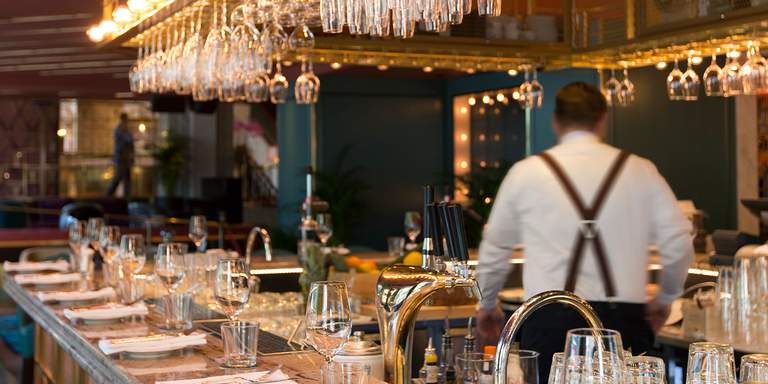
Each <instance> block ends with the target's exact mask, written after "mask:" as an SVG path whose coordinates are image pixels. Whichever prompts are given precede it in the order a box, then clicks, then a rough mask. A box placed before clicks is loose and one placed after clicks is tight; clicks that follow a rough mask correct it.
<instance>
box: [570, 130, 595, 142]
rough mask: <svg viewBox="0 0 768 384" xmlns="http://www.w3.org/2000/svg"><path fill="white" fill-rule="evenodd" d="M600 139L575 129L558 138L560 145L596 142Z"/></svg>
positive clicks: (587, 132) (592, 134)
mask: <svg viewBox="0 0 768 384" xmlns="http://www.w3.org/2000/svg"><path fill="white" fill-rule="evenodd" d="M598 141H600V139H599V138H598V137H597V135H595V134H594V133H592V132H589V131H584V130H580V129H576V130H573V131H570V132H568V133H566V134H565V135H563V136H561V137H560V144H565V143H576V142H598Z"/></svg>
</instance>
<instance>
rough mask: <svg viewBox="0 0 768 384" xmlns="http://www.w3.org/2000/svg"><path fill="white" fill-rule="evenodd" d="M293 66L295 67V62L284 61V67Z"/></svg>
mask: <svg viewBox="0 0 768 384" xmlns="http://www.w3.org/2000/svg"><path fill="white" fill-rule="evenodd" d="M291 65H293V61H288V60H285V61H283V66H284V67H290V66H291Z"/></svg>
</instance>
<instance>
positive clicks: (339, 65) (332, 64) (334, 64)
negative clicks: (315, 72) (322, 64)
mask: <svg viewBox="0 0 768 384" xmlns="http://www.w3.org/2000/svg"><path fill="white" fill-rule="evenodd" d="M339 68H341V63H339V62H338V61H334V62H333V63H331V69H339Z"/></svg>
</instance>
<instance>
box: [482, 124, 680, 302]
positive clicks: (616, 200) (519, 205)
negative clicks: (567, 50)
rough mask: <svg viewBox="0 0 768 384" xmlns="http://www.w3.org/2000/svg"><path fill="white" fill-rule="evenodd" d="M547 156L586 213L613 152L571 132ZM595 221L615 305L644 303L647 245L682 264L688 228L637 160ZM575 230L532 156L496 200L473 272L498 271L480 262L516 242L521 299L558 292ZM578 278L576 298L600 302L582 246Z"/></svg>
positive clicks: (548, 174) (565, 201) (550, 176)
mask: <svg viewBox="0 0 768 384" xmlns="http://www.w3.org/2000/svg"><path fill="white" fill-rule="evenodd" d="M548 153H549V154H550V155H551V156H552V158H554V160H555V161H556V162H557V164H559V165H560V167H561V168H562V169H563V171H564V173H565V174H566V175H567V177H568V178H569V179H570V180H571V181H572V182H573V185H574V186H575V189H576V191H577V193H578V195H580V197H581V199H582V200H583V201H584V203H585V204H586V205H587V206H591V205H592V204H593V200H594V198H595V195H596V194H597V190H598V188H599V187H600V185H601V183H602V182H603V181H604V179H605V177H606V174H607V173H608V170H609V168H610V167H611V165H612V164H613V163H614V161H615V160H616V158H617V157H618V155H619V153H620V151H619V150H618V149H616V148H614V147H611V146H609V145H607V144H603V143H601V142H600V141H599V140H598V138H597V137H596V136H595V135H593V134H591V133H588V132H584V131H574V132H571V133H569V134H567V135H565V136H564V137H563V138H562V140H561V144H560V145H557V146H555V147H553V148H552V149H550V150H549V151H548ZM596 221H597V225H596V226H597V230H598V231H599V233H600V237H601V239H602V242H603V244H604V245H605V254H606V257H607V260H608V266H609V271H610V274H611V275H612V276H611V277H612V279H613V281H614V282H617V284H616V291H617V294H616V297H615V300H616V301H620V302H627V303H644V302H646V300H647V297H646V290H645V286H646V283H647V276H648V274H647V272H646V271H647V265H648V246H649V245H651V244H655V243H657V242H659V241H660V240H661V241H666V242H667V244H664V248H663V249H662V250H663V251H664V252H665V253H668V254H671V255H675V256H673V257H684V256H685V255H687V252H686V249H685V248H686V247H689V246H690V243H689V239H688V236H689V235H688V232H689V227H690V224H689V223H688V222H687V220H686V219H685V218H684V216H683V215H682V214H681V212H680V210H679V208H678V207H677V203H676V199H675V197H674V194H673V193H672V191H671V190H670V189H669V187H668V186H667V184H666V182H665V181H664V179H663V178H662V177H661V176H660V175H659V173H658V171H657V170H656V168H655V167H654V166H653V164H652V163H651V162H649V161H648V160H645V159H643V158H640V157H638V156H629V158H628V159H627V161H626V163H625V164H624V165H623V167H622V168H621V170H620V171H619V173H618V176H617V178H616V180H615V183H614V185H613V186H612V188H611V189H610V191H609V192H608V194H607V197H606V200H605V202H604V205H603V206H602V209H601V210H600V212H599V213H598V216H597V218H596ZM581 224H582V223H581V216H580V215H579V212H578V211H577V209H576V208H575V206H574V204H573V202H572V201H571V200H570V199H569V196H568V195H567V194H566V192H565V191H564V189H563V187H562V185H561V183H560V182H559V181H558V179H557V178H556V177H555V174H554V172H553V170H552V169H551V168H550V167H549V166H548V165H547V164H546V163H545V162H544V160H543V159H542V158H540V157H538V156H534V157H530V158H528V159H525V160H523V161H520V162H519V163H517V164H516V165H515V166H514V167H513V168H512V169H511V170H510V172H509V173H508V175H507V177H506V178H505V180H504V183H503V184H502V187H501V188H500V190H499V193H498V194H497V201H496V202H495V203H494V208H493V212H492V213H491V217H490V219H489V222H488V226H487V228H486V231H485V233H484V237H483V243H482V244H481V250H480V254H481V258H484V259H486V260H485V261H486V262H482V261H481V263H480V266H479V267H478V272H479V273H480V274H481V275H486V276H488V275H494V274H496V275H497V274H498V273H497V272H492V271H489V269H491V268H494V267H495V268H498V267H499V264H498V262H487V261H488V259H489V258H494V255H501V254H503V253H504V251H505V250H507V251H508V249H509V247H510V246H511V245H514V244H515V243H523V244H524V246H525V251H524V254H525V265H524V268H523V286H524V289H525V296H526V298H528V297H531V296H533V295H535V294H537V293H540V292H543V291H548V290H555V289H563V288H564V286H565V281H566V273H567V270H568V268H567V266H568V264H569V263H570V261H571V258H572V256H573V248H574V244H575V242H576V239H577V235H578V232H579V231H580V229H581V228H582V225H581ZM670 239H671V240H672V241H671V243H670ZM677 255H680V256H677ZM497 257H498V256H497ZM506 257H508V254H507V256H506ZM494 265H495V266H494ZM579 271H580V273H579V274H578V278H577V280H576V289H575V292H576V294H578V295H579V296H581V297H583V298H585V299H587V300H592V301H606V300H608V298H607V297H606V290H605V286H604V283H603V279H602V277H601V274H600V273H599V268H598V262H597V257H596V255H595V252H594V247H593V246H592V244H590V242H587V243H586V245H585V247H584V253H583V258H582V261H581V265H580V269H579ZM483 280H485V279H483ZM481 282H482V281H481ZM674 290H676V288H675V289H674ZM666 293H668V294H670V295H673V294H676V293H677V292H666ZM484 301H485V300H484Z"/></svg>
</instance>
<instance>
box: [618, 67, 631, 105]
mask: <svg viewBox="0 0 768 384" xmlns="http://www.w3.org/2000/svg"><path fill="white" fill-rule="evenodd" d="M618 96H619V105H621V106H622V107H626V106H628V105H630V104H632V103H633V102H634V101H635V84H633V83H632V81H631V80H629V70H628V69H627V67H626V66H624V79H623V80H622V81H621V85H619V94H618Z"/></svg>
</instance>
